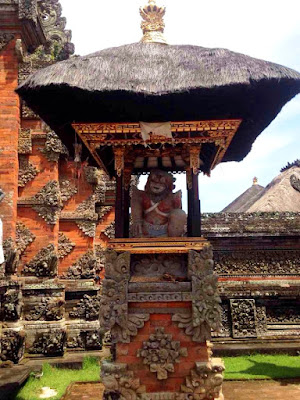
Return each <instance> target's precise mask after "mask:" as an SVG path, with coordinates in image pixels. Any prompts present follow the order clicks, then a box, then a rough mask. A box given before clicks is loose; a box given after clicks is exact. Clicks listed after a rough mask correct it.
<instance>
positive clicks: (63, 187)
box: [59, 179, 78, 203]
mask: <svg viewBox="0 0 300 400" xmlns="http://www.w3.org/2000/svg"><path fill="white" fill-rule="evenodd" d="M59 187H60V194H61V200H62V202H63V203H66V202H67V201H68V200H70V199H71V198H72V197H73V196H74V195H75V194H76V193H77V192H78V190H77V187H76V186H75V185H73V184H72V183H71V182H70V181H69V180H67V179H64V180H61V181H59Z"/></svg>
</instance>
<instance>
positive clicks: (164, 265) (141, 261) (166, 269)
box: [131, 254, 186, 277]
mask: <svg viewBox="0 0 300 400" xmlns="http://www.w3.org/2000/svg"><path fill="white" fill-rule="evenodd" d="M131 269H132V273H133V274H134V275H137V276H140V275H142V276H163V275H164V274H169V275H171V276H173V277H178V276H179V277H184V276H186V271H185V269H186V268H185V259H184V257H182V256H180V255H175V254H173V255H172V254H167V255H166V254H158V255H157V254H149V255H142V256H133V260H132V266H131Z"/></svg>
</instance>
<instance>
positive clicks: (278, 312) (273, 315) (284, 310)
mask: <svg viewBox="0 0 300 400" xmlns="http://www.w3.org/2000/svg"><path fill="white" fill-rule="evenodd" d="M266 319H267V323H268V324H300V309H299V307H297V306H295V307H292V306H288V307H287V306H284V305H282V306H280V307H268V308H267V310H266Z"/></svg>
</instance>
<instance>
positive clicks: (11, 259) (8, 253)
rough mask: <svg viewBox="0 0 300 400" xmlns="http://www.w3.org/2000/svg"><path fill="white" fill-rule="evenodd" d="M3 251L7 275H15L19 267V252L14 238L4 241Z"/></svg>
mask: <svg viewBox="0 0 300 400" xmlns="http://www.w3.org/2000/svg"><path fill="white" fill-rule="evenodd" d="M3 251H4V260H5V273H6V274H7V275H13V274H14V273H15V272H16V270H17V267H18V263H19V252H18V250H17V247H16V244H15V242H14V240H13V239H12V238H9V239H6V240H4V242H3Z"/></svg>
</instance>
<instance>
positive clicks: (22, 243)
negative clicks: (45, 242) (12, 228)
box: [16, 222, 35, 254]
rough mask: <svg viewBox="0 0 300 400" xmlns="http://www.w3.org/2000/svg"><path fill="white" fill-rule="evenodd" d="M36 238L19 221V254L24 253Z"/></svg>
mask: <svg viewBox="0 0 300 400" xmlns="http://www.w3.org/2000/svg"><path fill="white" fill-rule="evenodd" d="M34 240H35V235H34V234H33V233H32V232H30V230H29V229H28V228H27V227H26V226H25V225H24V224H23V223H22V222H17V227H16V244H17V250H18V252H19V254H23V253H24V252H25V250H26V248H27V246H29V244H30V243H32V242H33V241H34Z"/></svg>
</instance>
